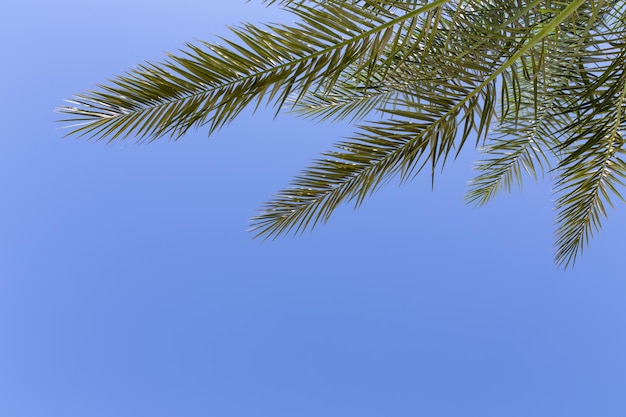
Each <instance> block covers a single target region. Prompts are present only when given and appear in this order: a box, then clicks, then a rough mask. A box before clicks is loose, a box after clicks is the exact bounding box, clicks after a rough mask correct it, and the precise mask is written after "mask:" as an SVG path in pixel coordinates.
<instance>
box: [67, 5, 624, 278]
mask: <svg viewBox="0 0 626 417" xmlns="http://www.w3.org/2000/svg"><path fill="white" fill-rule="evenodd" d="M266 3H267V4H268V5H271V4H275V5H278V6H279V7H283V8H285V9H287V10H288V11H290V12H291V13H293V14H294V15H295V16H296V17H297V18H298V23H297V24H294V25H292V26H288V25H268V26H264V27H258V26H254V25H243V26H242V27H240V28H235V29H233V35H234V37H233V38H232V39H230V38H222V39H221V43H207V42H203V43H200V44H198V45H188V46H187V48H186V49H185V50H184V51H182V52H181V53H179V54H175V55H170V56H169V58H168V59H167V60H165V61H163V62H161V63H156V64H151V63H146V64H143V65H140V66H138V67H137V68H135V69H132V70H131V71H129V72H128V73H127V74H125V75H122V76H120V77H117V78H115V79H113V80H111V81H110V82H109V83H108V84H105V85H101V86H99V88H98V89H96V90H93V91H88V92H86V93H83V94H78V95H76V96H74V97H73V98H72V99H71V103H70V105H67V106H64V107H61V108H60V111H61V112H62V113H64V114H66V118H65V120H64V121H65V122H66V123H68V124H70V125H72V128H71V129H72V130H71V132H70V133H71V134H76V135H87V136H89V137H95V138H97V139H104V138H106V139H108V140H119V139H123V138H128V137H133V138H136V140H140V141H141V140H147V141H152V140H155V139H157V138H159V137H163V136H169V137H172V138H175V139H177V138H179V137H180V136H182V135H184V134H185V133H186V132H187V131H188V130H189V129H191V128H197V127H201V126H207V127H208V131H209V133H212V132H214V131H215V130H217V129H219V128H221V127H223V126H224V125H226V124H228V123H229V122H230V121H232V120H233V119H234V118H235V117H236V116H237V115H238V114H239V113H240V112H241V111H242V110H243V109H244V108H246V107H249V106H253V107H258V106H259V105H262V104H266V105H271V106H273V107H274V108H275V109H276V111H280V110H281V109H284V108H287V109H288V110H292V111H296V112H297V113H299V114H302V115H304V116H306V117H312V118H317V119H320V120H327V119H331V120H340V119H346V118H348V119H351V120H355V121H358V125H357V131H356V132H355V133H354V135H353V136H352V137H350V138H348V139H347V140H344V141H341V142H339V143H338V144H337V145H336V148H335V149H334V150H332V151H329V152H327V153H325V154H323V155H322V156H321V158H319V159H317V160H315V161H314V162H313V164H312V166H311V167H310V168H308V169H306V170H304V171H303V172H302V173H301V174H300V175H298V176H296V177H295V178H294V180H293V181H292V183H291V184H290V185H289V186H288V187H287V188H285V189H284V190H282V191H280V192H278V193H277V194H276V196H275V197H274V198H273V199H272V200H271V201H269V202H267V203H266V204H265V205H264V206H263V207H262V209H261V212H260V213H259V214H258V215H257V216H255V217H254V218H253V219H252V229H253V230H254V231H255V232H256V233H257V235H259V236H262V237H266V238H267V237H276V236H278V235H283V234H286V233H289V232H295V233H299V232H303V231H305V230H308V229H310V228H312V227H314V226H315V225H316V224H318V223H320V222H325V221H326V220H328V218H329V217H330V216H331V214H332V212H333V211H334V210H335V208H336V207H337V206H338V205H339V204H341V203H343V202H349V201H351V202H352V203H353V204H355V206H359V205H360V204H361V203H362V202H363V201H364V199H365V198H366V197H367V196H369V195H370V194H371V193H372V192H374V191H375V190H376V189H378V188H379V187H380V186H381V185H383V184H385V183H386V182H387V181H388V180H389V179H391V178H393V177H399V178H400V179H401V180H402V181H407V180H409V179H411V178H412V177H413V176H415V175H416V174H418V173H419V172H421V171H422V170H423V169H424V168H425V167H428V168H429V170H430V173H431V176H433V177H434V174H435V171H436V169H437V168H438V167H442V166H443V165H444V164H445V163H446V161H447V160H448V159H449V158H450V157H455V156H456V155H457V154H458V152H460V151H461V149H462V148H463V146H464V145H465V144H466V142H467V140H468V139H469V138H470V137H475V138H476V141H475V145H481V144H482V145H481V146H482V149H483V150H484V152H485V158H484V159H483V160H482V161H480V162H479V163H478V165H477V168H478V170H479V171H480V174H479V175H478V177H477V178H476V179H475V180H473V181H472V182H471V183H470V191H469V192H468V195H467V198H468V200H469V201H471V202H476V203H478V204H482V203H485V202H487V201H488V200H490V199H491V198H493V196H494V195H495V194H497V193H498V192H499V191H501V190H509V189H510V188H511V186H512V185H513V184H514V183H521V181H522V177H523V174H522V173H523V172H527V173H529V174H530V175H531V176H534V177H536V178H538V177H539V173H542V172H546V171H547V172H550V174H551V175H552V176H554V177H555V181H556V190H555V192H556V195H557V200H556V209H557V212H558V214H557V241H556V247H557V248H556V262H557V263H559V264H563V265H564V266H567V265H569V264H571V263H573V262H574V261H575V259H576V256H577V254H578V253H579V252H580V251H581V250H582V248H583V247H584V246H585V245H586V244H587V241H588V239H589V236H590V235H591V234H592V233H593V232H594V231H596V230H598V229H599V228H600V218H601V217H602V216H604V215H605V214H606V212H605V210H604V205H605V203H606V204H610V203H611V201H612V198H613V197H614V196H619V188H620V187H621V186H622V183H621V178H623V177H624V176H626V164H624V162H623V160H622V159H621V155H622V152H623V151H622V148H621V147H622V143H623V141H622V139H621V138H622V133H623V131H624V127H625V124H626V122H625V118H624V117H623V115H624V110H625V109H626V107H625V105H624V97H626V93H625V85H626V83H625V82H624V81H625V79H626V75H625V74H624V65H625V62H626V60H625V57H626V56H625V54H626V42H624V39H626V17H625V13H624V12H625V10H624V9H625V7H626V6H624V2H619V1H609V0H606V1H584V0H576V1H569V2H557V1H547V0H543V1H540V0H536V1H530V2H520V1H516V0H489V1H477V0H456V1H450V0H436V1H425V0H344V1H341V0H282V1H281V0H268V1H266ZM375 113H376V114H377V115H378V117H377V118H375V119H369V120H368V118H371V117H372V116H373V115H374V114H375ZM492 126H494V127H492Z"/></svg>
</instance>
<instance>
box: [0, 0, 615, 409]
mask: <svg viewBox="0 0 626 417" xmlns="http://www.w3.org/2000/svg"><path fill="white" fill-rule="evenodd" d="M288 20H289V17H288V16H286V15H285V14H282V13H279V11H278V10H277V8H276V7H272V8H270V9H265V8H264V6H263V5H262V4H261V1H260V0H252V1H251V2H249V3H246V2H245V1H244V0H204V1H200V0H177V1H162V0H150V1H149V0H125V1H121V0H109V1H106V2H100V1H98V2H96V1H88V0H58V1H48V0H45V1H44V0H38V1H37V0H23V1H20V2H18V1H7V2H3V3H2V5H1V6H0V43H1V44H0V46H1V47H2V51H3V52H2V56H3V58H2V62H4V64H3V65H2V66H1V67H0V74H1V75H2V77H1V79H2V85H1V86H0V92H1V95H2V100H1V102H0V103H1V104H0V106H2V109H1V111H0V121H1V122H2V127H3V128H2V133H1V134H0V137H1V139H2V147H0V214H1V215H0V416H3V417H44V416H45V417H111V416H114V417H140V416H146V417H170V416H171V417H199V416H215V417H218V416H219V417H351V416H355V417H356V416H358V417H369V416H372V417H378V416H380V417H382V416H384V417H391V416H393V417H403V416H428V417H444V416H451V417H452V416H480V417H492V416H493V417H496V416H497V417H502V416H505V417H523V416H533V417H537V416H550V417H555V416H568V417H576V416H581V417H582V416H585V417H588V416H623V415H625V414H626V395H624V393H625V392H626V303H625V300H626V273H625V272H624V266H623V265H624V264H622V263H621V261H622V260H623V257H624V256H625V255H624V243H623V242H624V239H623V233H624V231H625V230H626V209H625V208H624V205H623V204H622V203H619V204H618V207H617V209H616V210H611V211H610V213H609V214H610V219H609V220H607V221H606V222H605V223H604V224H605V227H604V230H603V232H602V233H601V234H599V235H598V236H597V238H596V239H595V240H594V242H593V244H592V246H591V247H590V248H589V250H586V251H585V254H584V256H583V257H582V258H581V259H580V260H579V262H578V263H577V265H576V267H575V269H574V270H573V271H566V272H563V271H561V270H558V269H557V268H556V267H555V266H554V264H553V262H552V252H553V248H552V244H553V232H554V229H553V221H554V220H553V215H554V213H553V211H552V196H551V194H550V187H551V183H550V178H549V176H547V177H546V179H545V181H544V182H543V183H539V184H535V183H533V182H532V181H528V182H527V183H526V184H525V186H524V189H523V190H522V191H521V192H516V193H513V194H511V195H503V196H501V197H500V198H498V199H497V200H496V201H495V202H494V203H493V204H491V205H489V206H487V207H485V208H481V209H475V208H472V207H468V206H466V205H465V204H464V202H463V194H464V192H465V191H466V183H467V181H468V180H469V179H470V178H471V176H472V160H473V159H474V157H475V155H474V153H473V151H472V150H471V149H468V152H466V153H465V154H463V155H462V156H461V157H460V158H459V159H458V160H457V161H456V162H455V163H451V164H450V165H448V166H447V169H446V170H445V172H444V173H443V174H442V175H440V176H439V177H438V178H437V181H436V185H435V189H434V191H431V189H430V181H429V178H427V176H425V177H423V178H419V179H417V180H415V181H413V182H411V183H409V184H407V185H405V186H402V187H398V186H397V184H395V183H392V184H390V185H389V186H388V187H387V188H385V189H383V190H381V191H380V192H379V193H378V194H376V195H375V196H374V197H373V198H371V199H370V200H369V201H367V202H366V204H365V205H364V206H363V207H362V208H361V209H359V210H357V211H354V210H353V209H352V207H349V206H346V207H344V208H342V209H341V210H339V211H338V212H337V213H336V215H335V216H334V217H333V218H332V219H331V221H330V222H329V223H328V224H327V225H325V226H322V227H319V228H318V229H316V230H315V231H314V232H313V233H310V234H306V235H304V236H302V237H299V238H285V239H279V240H276V241H274V242H261V241H257V240H252V239H251V235H250V234H249V233H247V232H246V231H245V230H246V228H247V226H248V218H249V217H250V216H251V215H254V214H255V210H256V209H257V208H258V207H259V205H260V204H261V203H262V202H263V201H264V200H266V199H267V198H268V197H270V196H271V194H272V193H273V192H275V191H277V190H278V189H280V188H281V187H283V186H285V185H286V184H287V182H288V181H289V179H290V177H291V176H292V175H295V174H297V173H298V172H299V170H300V169H302V168H304V167H305V166H306V165H307V163H308V162H309V161H311V160H312V159H313V158H314V157H316V156H317V154H318V153H319V152H321V151H323V150H326V149H328V148H329V147H330V145H331V144H332V143H333V142H335V141H336V140H338V139H341V138H342V137H343V136H346V135H347V134H349V132H350V131H351V130H350V127H348V126H345V125H340V124H337V125H325V124H315V123H311V122H308V121H306V120H301V119H297V118H295V117H293V116H291V115H281V116H279V117H278V119H276V120H273V118H272V115H271V112H269V111H260V112H259V113H257V114H256V115H254V116H251V115H250V114H244V115H242V117H241V118H240V119H239V120H237V121H236V122H235V123H234V124H233V125H231V126H230V127H228V128H227V129H225V130H222V131H221V132H219V133H217V134H216V135H214V136H212V137H211V138H207V135H206V131H203V130H200V131H197V132H194V133H192V134H190V135H188V136H186V137H185V138H184V139H181V140H180V141H178V142H176V143H172V142H168V141H167V140H163V141H160V142H155V143H153V144H151V145H136V144H133V143H132V142H126V143H123V142H119V143H115V144H112V145H105V144H104V143H102V142H93V141H86V140H83V139H75V138H63V135H64V132H63V131H61V130H59V129H58V127H59V126H58V124H57V123H55V120H56V119H57V118H58V117H59V116H58V115H56V114H54V113H53V111H52V110H53V108H54V107H56V106H58V105H60V104H62V100H63V99H64V98H68V97H69V96H70V95H71V94H73V93H77V92H80V91H82V90H84V89H85V88H90V87H93V86H94V85H95V84H96V83H99V82H103V81H105V80H106V79H107V78H110V77H112V76H114V75H117V74H120V73H122V72H123V71H125V70H126V69H128V68H130V67H132V66H133V65H135V64H138V63H141V62H142V61H144V60H160V59H162V58H163V57H164V56H165V53H166V52H168V51H176V50H177V49H179V48H181V47H183V45H184V43H185V42H186V41H194V40H197V39H203V40H216V37H217V36H219V35H228V30H227V28H226V26H227V25H237V24H239V23H240V22H242V21H251V22H257V23H258V22H265V21H288Z"/></svg>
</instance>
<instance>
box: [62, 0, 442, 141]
mask: <svg viewBox="0 0 626 417" xmlns="http://www.w3.org/2000/svg"><path fill="white" fill-rule="evenodd" d="M444 3H445V1H444V0H438V1H435V2H432V3H428V4H427V5H424V6H421V7H419V8H416V10H414V11H411V12H409V13H407V14H405V15H401V16H393V17H392V18H391V17H386V18H382V17H380V16H378V15H376V14H374V13H371V12H369V11H368V10H366V9H364V8H360V7H357V6H351V5H349V4H346V3H344V2H341V1H336V0H335V1H325V2H321V3H320V6H319V7H308V6H304V5H299V6H298V7H293V8H291V11H292V12H293V13H294V14H296V15H297V16H298V17H299V18H300V20H301V22H300V23H299V24H298V25H296V26H293V27H290V26H284V25H276V26H268V27H267V28H264V29H259V28H257V27H255V26H252V25H246V26H244V27H243V28H241V29H233V31H234V33H235V34H236V35H237V37H238V41H231V40H227V39H223V41H224V43H225V44H224V45H217V44H209V43H204V44H203V45H202V46H194V45H188V49H187V50H186V51H185V52H184V54H183V55H181V56H174V55H171V56H170V58H169V60H167V61H165V62H164V63H162V64H144V65H141V66H139V67H138V68H137V69H134V70H131V71H130V72H129V73H128V74H126V75H124V76H121V77H118V78H116V79H114V80H112V81H111V85H102V86H100V89H99V90H96V91H90V92H87V93H84V94H78V95H76V96H75V97H74V98H73V99H72V100H71V103H72V104H74V105H73V106H65V107H61V108H60V109H59V111H60V112H61V113H65V114H68V115H69V116H70V117H68V118H67V119H65V120H63V121H64V122H66V123H75V124H78V125H77V126H75V127H74V128H73V130H72V131H71V132H70V133H71V134H80V135H85V134H86V135H91V136H96V137H98V138H102V137H109V138H110V140H114V139H117V138H120V137H127V136H129V135H134V136H136V137H138V138H140V139H145V138H147V139H148V140H154V139H156V138H158V137H160V136H164V135H169V136H171V137H174V138H178V137H180V136H181V135H183V134H185V133H186V132H187V131H188V130H189V129H190V128H192V127H198V126H202V125H206V124H209V132H213V131H214V130H216V129H218V128H220V127H222V126H223V125H224V124H226V123H228V122H229V121H231V120H232V119H233V118H235V117H236V116H237V115H238V114H239V113H240V112H241V111H242V110H243V109H244V108H245V107H246V106H248V105H250V104H256V105H257V106H258V105H259V104H261V103H262V102H264V101H267V102H272V103H274V105H275V106H276V107H277V108H278V109H279V108H280V107H281V106H282V105H283V103H284V102H285V100H286V98H287V97H288V96H289V95H290V94H291V93H292V92H293V93H296V94H302V93H303V92H305V91H307V90H309V89H313V90H315V89H317V88H325V89H330V88H332V86H333V85H334V83H335V82H336V81H337V79H338V78H339V76H340V75H341V73H342V71H344V70H345V69H346V68H353V67H354V66H356V67H357V68H366V67H368V66H372V65H374V64H375V63H376V62H378V61H379V60H380V57H381V56H382V55H383V51H384V50H385V48H387V45H388V42H389V41H390V40H391V39H392V38H393V37H392V34H393V33H394V31H395V30H397V29H398V27H403V26H404V25H405V22H406V21H410V20H411V19H413V18H414V17H415V16H418V15H420V14H423V13H427V12H428V11H429V10H431V9H435V8H436V7H437V6H438V5H439V4H444ZM423 30H424V31H426V30H429V29H428V28H424V29H423Z"/></svg>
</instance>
